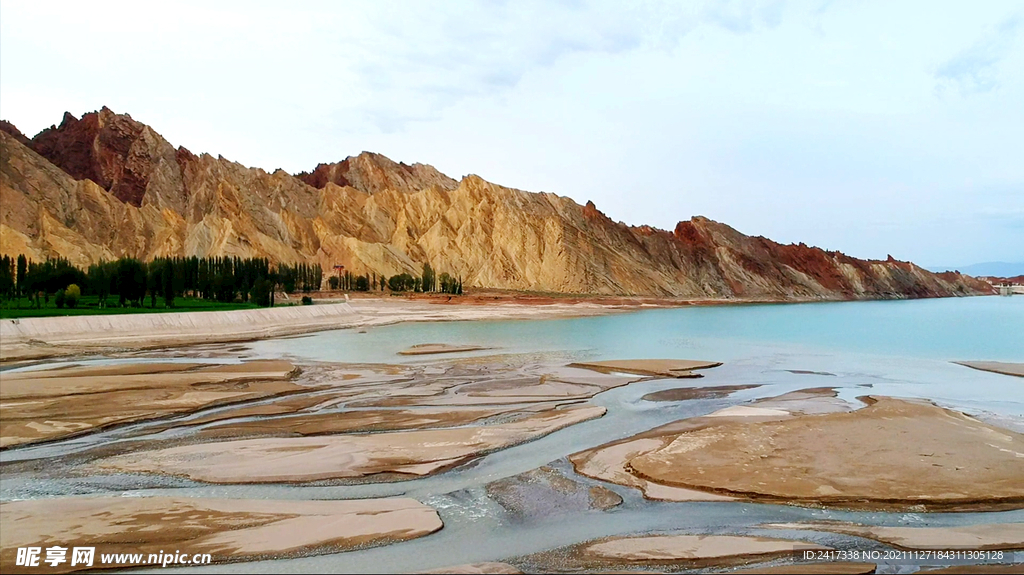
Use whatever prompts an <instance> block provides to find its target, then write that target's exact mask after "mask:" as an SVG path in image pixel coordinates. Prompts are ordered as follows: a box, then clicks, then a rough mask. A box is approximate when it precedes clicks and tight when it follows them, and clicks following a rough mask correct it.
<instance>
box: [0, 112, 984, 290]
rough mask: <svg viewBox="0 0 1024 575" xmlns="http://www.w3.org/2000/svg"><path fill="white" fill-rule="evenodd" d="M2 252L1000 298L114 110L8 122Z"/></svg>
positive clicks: (640, 286) (764, 243) (655, 285)
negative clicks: (300, 167) (280, 149)
mask: <svg viewBox="0 0 1024 575" xmlns="http://www.w3.org/2000/svg"><path fill="white" fill-rule="evenodd" d="M0 146H2V147H0V151H2V157H0V194H2V201H0V243H2V251H4V252H5V253H17V252H24V253H26V254H29V255H31V256H32V257H34V258H37V259H38V258H42V257H45V256H46V255H56V254H61V255H64V256H66V257H68V258H69V259H71V260H72V261H73V262H74V263H76V264H79V265H86V264H88V263H91V262H94V261H97V260H99V259H101V258H108V259H109V258H114V257H118V256H122V255H128V256H133V257H138V258H142V259H150V258H153V257H156V256H167V255H189V256H191V255H197V256H215V255H228V256H241V257H252V256H265V257H269V258H271V259H272V260H274V261H279V262H292V261H300V260H305V261H310V260H317V261H319V262H320V263H321V264H322V265H323V266H324V267H325V269H330V268H331V266H332V265H334V264H342V265H345V266H346V269H348V270H350V271H352V272H353V273H357V274H359V273H365V272H374V273H377V274H378V275H380V274H384V275H393V274H396V273H401V272H409V273H412V274H414V275H418V273H419V272H420V270H421V269H422V265H423V263H424V262H429V263H430V264H431V266H432V267H434V268H435V269H436V270H438V272H442V271H443V272H448V273H451V274H453V275H457V276H461V277H462V278H463V279H464V283H465V285H467V286H476V287H492V288H506V289H520V290H538V291H555V292H566V293H602V294H643V295H659V296H680V297H733V296H738V297H756V298H765V297H767V298H801V299H803V298H829V299H836V298H858V297H870V298H875V297H929V296H948V295H967V294H975V293H989V292H990V289H991V288H990V287H989V286H988V285H987V284H984V283H983V282H978V281H976V280H974V279H973V278H969V277H967V276H961V275H959V274H955V273H947V274H933V273H930V272H928V271H926V270H923V269H921V268H919V267H917V266H915V265H913V264H910V263H906V262H898V261H895V260H892V259H891V258H890V259H889V260H888V261H865V260H858V259H855V258H851V257H848V256H845V255H843V254H841V253H838V252H826V251H823V250H820V249H818V248H812V247H807V246H805V245H803V244H800V245H788V246H787V245H780V244H777V243H775V242H772V241H771V240H768V239H765V238H761V237H749V236H745V235H743V234H741V233H739V232H737V231H736V230H734V229H732V228H730V227H729V226H727V225H725V224H721V223H718V222H714V221H712V220H709V219H706V218H702V217H695V218H692V219H690V220H688V221H683V222H680V223H679V224H678V225H677V226H676V228H675V229H674V230H673V231H671V232H669V231H665V230H658V229H655V228H651V227H647V226H640V227H631V226H626V225H624V224H622V223H616V222H613V221H612V220H610V219H609V218H608V217H606V216H605V215H604V214H602V213H601V212H600V211H599V210H598V209H597V208H596V207H595V206H594V205H593V204H592V203H588V204H587V205H585V206H580V205H579V204H577V203H575V202H574V201H572V200H571V199H569V198H565V197H561V196H557V195H554V194H548V193H539V194H538V193H530V192H524V191H521V190H515V189H511V188H505V187H502V186H498V185H495V184H492V183H489V182H486V181H484V180H483V179H481V178H479V177H477V176H467V177H465V178H463V179H462V180H461V181H455V180H453V179H451V178H449V177H447V176H445V175H444V174H441V173H440V172H438V171H437V170H435V169H434V168H432V167H430V166H426V165H423V164H414V165H412V166H408V165H405V164H399V163H395V162H393V161H391V160H389V159H388V158H385V157H384V156H381V155H378V154H372V153H368V152H364V153H362V154H360V155H359V156H356V157H352V158H348V159H346V160H344V161H342V162H338V163H336V164H321V165H320V166H317V168H316V169H315V170H313V171H312V172H310V173H302V174H299V175H297V176H292V175H290V174H288V173H286V172H284V171H283V170H278V171H276V172H274V173H267V172H265V171H263V170H261V169H258V168H247V167H245V166H242V165H240V164H237V163H234V162H231V161H229V160H226V159H224V158H222V157H216V158H215V157H213V156H210V155H208V154H202V155H195V154H193V153H191V152H189V151H188V150H186V149H184V148H177V149H175V148H174V147H173V146H171V144H170V143H168V142H167V141H166V140H164V139H163V138H162V137H161V136H160V135H159V134H158V133H156V132H155V131H154V130H152V128H150V127H148V126H146V125H144V124H141V123H139V122H136V121H135V120H133V119H132V118H131V117H130V116H127V115H118V114H115V113H114V112H112V111H110V110H108V109H107V108H103V109H102V110H100V111H98V112H92V113H89V114H86V115H85V116H83V117H82V118H81V119H76V118H75V117H74V116H71V115H70V114H65V117H64V120H63V121H62V122H61V125H60V126H53V127H51V128H49V129H47V130H44V131H43V132H41V133H40V134H38V135H37V136H35V137H34V138H32V139H31V140H29V139H27V138H25V137H24V136H23V135H21V134H20V132H18V131H17V129H16V128H14V127H13V126H11V125H10V124H8V123H6V122H4V123H2V124H0Z"/></svg>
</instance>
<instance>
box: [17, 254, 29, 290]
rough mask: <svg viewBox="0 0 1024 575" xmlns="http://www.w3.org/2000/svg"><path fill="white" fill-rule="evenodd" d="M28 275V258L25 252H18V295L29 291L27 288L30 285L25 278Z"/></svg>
mask: <svg viewBox="0 0 1024 575" xmlns="http://www.w3.org/2000/svg"><path fill="white" fill-rule="evenodd" d="M27 275H28V260H27V259H26V258H25V254H18V296H19V297H21V296H24V295H25V294H26V293H28V290H27V289H26V288H27V287H28V286H27V285H26V284H25V278H26V276H27Z"/></svg>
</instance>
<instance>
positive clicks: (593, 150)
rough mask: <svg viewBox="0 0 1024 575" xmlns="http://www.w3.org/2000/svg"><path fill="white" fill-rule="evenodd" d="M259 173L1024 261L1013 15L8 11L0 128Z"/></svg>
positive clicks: (461, 7) (294, 6)
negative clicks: (178, 149) (110, 136)
mask: <svg viewBox="0 0 1024 575" xmlns="http://www.w3.org/2000/svg"><path fill="white" fill-rule="evenodd" d="M102 106H108V107H109V108H111V109H112V110H114V111H115V112H118V113H128V114H130V115H131V116H132V117H133V118H135V119H136V120H139V121H141V122H144V123H146V124H148V125H150V126H152V127H153V128H154V129H155V130H156V131H157V132H159V133H161V134H162V135H163V136H164V137H165V138H167V140H168V141H170V142H171V143H172V144H174V145H176V146H178V145H181V146H185V147H186V148H188V149H189V150H191V151H193V152H196V153H202V152H208V153H212V154H214V155H217V154H219V155H223V156H224V157H226V158H228V159H230V160H233V161H237V162H240V163H242V164H245V165H248V166H255V167H260V168H263V169H266V170H268V171H272V170H274V169H277V168H284V169H285V170H287V171H289V172H291V173H297V172H299V171H303V170H306V171H308V170H311V169H312V168H314V167H315V166H316V165H317V164H318V163H321V162H336V161H339V160H342V159H344V158H345V157H347V156H350V155H355V154H358V153H359V152H361V151H363V150H369V151H374V152H378V153H382V154H384V155H386V156H388V157H390V158H391V159H393V160H396V161H402V162H406V163H414V162H421V163H426V164H431V165H433V166H435V167H437V168H438V169H439V170H441V171H442V172H444V173H446V174H448V175H450V176H452V177H455V178H461V177H462V176H464V175H467V174H477V175H480V176H481V177H483V178H485V179H487V180H489V181H492V182H495V183H498V184H502V185H505V186H509V187H515V188H519V189H524V190H529V191H535V192H536V191H546V192H554V193H557V194H559V195H563V196H568V197H571V198H573V199H574V200H576V201H577V202H579V203H584V202H586V201H588V200H592V201H594V202H595V203H596V204H597V206H598V208H599V209H601V210H602V211H604V212H605V213H606V214H607V215H608V216H609V217H611V218H612V219H614V220H617V221H624V222H625V223H627V224H631V225H639V224H650V225H654V226H657V227H661V228H665V229H672V228H674V226H675V224H676V222H678V221H680V220H686V219H689V218H690V217H691V216H694V215H703V216H706V217H709V218H712V219H714V220H718V221H721V222H724V223H727V224H729V225H731V226H733V227H734V228H736V229H738V230H739V231H741V232H743V233H746V234H750V235H763V236H766V237H769V238H772V239H774V240H776V241H779V242H782V243H791V242H792V243H796V242H804V243H807V244H809V245H816V246H820V247H822V248H826V249H830V250H840V251H843V252H845V253H848V254H850V255H853V256H856V257H863V258H880V259H884V258H885V257H886V256H887V255H889V254H891V255H893V256H894V257H896V258H898V259H909V260H912V261H915V262H917V263H919V264H921V265H924V266H926V267H934V266H951V267H955V266H961V265H967V264H971V263H976V262H987V261H1011V262H1021V261H1024V4H1022V3H1021V2H1017V1H998V0H987V1H986V2H975V3H968V2H953V1H935V0H932V1H920V2H914V1H901V2H891V1H858V2H854V1H843V0H808V1H805V2H792V1H782V0H767V1H760V0H739V1H723V2H700V1H694V2H679V1H678V0H675V1H668V2H655V1H644V0H640V1H637V2H631V3H622V2H618V1H610V2H599V1H594V2H582V1H575V0H562V1H551V0H544V1H531V0H517V1H515V2H512V1H501V0H494V1H489V2H464V1H456V0H449V1H443V2H431V1H424V0H419V1H415V2H398V1H390V2H313V1H308V2H301V3H284V2H266V3H259V2H195V3H189V2H178V3H170V2H160V3H156V2H152V3H151V2H126V3H112V2H68V3H61V2H29V1H16V0H4V1H3V2H2V3H0V117H2V118H3V119H6V120H8V121H10V122H12V123H14V124H15V125H16V126H18V128H19V129H21V130H22V131H23V132H25V133H26V134H27V135H28V136H30V137H31V136H32V135H34V134H35V133H37V132H39V131H40V130H42V129H44V128H46V127H48V126H50V125H51V124H55V123H60V119H61V117H62V115H63V113H64V111H70V112H71V113H72V114H74V115H75V116H77V117H80V116H81V115H82V114H84V113H86V112H89V111H93V110H97V109H99V108H100V107H102Z"/></svg>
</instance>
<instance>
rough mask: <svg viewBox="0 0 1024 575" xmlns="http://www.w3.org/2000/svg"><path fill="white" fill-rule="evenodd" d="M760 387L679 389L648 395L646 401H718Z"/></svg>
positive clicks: (732, 386)
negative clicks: (732, 394)
mask: <svg viewBox="0 0 1024 575" xmlns="http://www.w3.org/2000/svg"><path fill="white" fill-rule="evenodd" d="M755 387H760V386H759V385H719V386H717V387H677V388H675V389H665V390H662V391H655V392H653V393H648V394H647V395H645V396H643V397H642V398H641V399H643V400H644V401H687V400H690V399H717V398H720V397H727V396H729V395H730V394H731V393H733V392H736V391H742V390H744V389H753V388H755Z"/></svg>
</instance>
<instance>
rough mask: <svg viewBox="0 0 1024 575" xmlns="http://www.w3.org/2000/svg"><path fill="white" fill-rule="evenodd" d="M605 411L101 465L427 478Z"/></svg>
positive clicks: (235, 446)
mask: <svg viewBox="0 0 1024 575" xmlns="http://www.w3.org/2000/svg"><path fill="white" fill-rule="evenodd" d="M604 412H605V409H604V408H603V407H596V406H591V407H569V408H566V409H558V410H550V411H545V412H542V413H539V414H536V415H533V416H529V417H526V418H524V419H521V420H519V421H515V422H512V423H507V424H499V425H489V426H471V427H459V428H454V429H429V430H423V431H396V432H391V433H375V434H368V435H352V434H350V435H328V436H317V437H301V438H267V439H246V440H237V441H227V442H215V443H206V444H198V445H185V446H182V447H173V448H168V449H162V450H157V451H148V452H146V451H143V452H137V453H131V454H125V455H118V456H114V457H109V458H105V459H100V460H99V461H97V462H96V463H94V464H93V465H94V467H95V469H97V470H102V471H107V472H109V471H116V472H124V473H159V474H165V475H184V476H186V477H189V478H190V479H193V480H197V481H206V482H209V483H266V482H275V483H276V482H308V481H318V480H325V479H347V478H357V477H364V476H368V475H374V474H380V473H399V474H405V475H408V476H410V477H411V476H423V475H429V474H432V473H437V472H439V471H442V470H445V469H448V468H451V467H454V466H456V465H459V464H462V463H466V462H467V461H470V460H472V459H475V458H477V457H479V456H481V455H483V454H486V453H489V452H492V451H496V450H499V449H505V448H507V447H511V446H513V445H517V444H520V443H525V442H527V441H531V440H533V439H537V438H539V437H543V436H545V435H547V434H549V433H552V432H554V431H557V430H559V429H562V428H564V427H567V426H570V425H573V424H575V423H579V422H581V421H586V420H588V419H593V418H595V417H600V416H602V415H604Z"/></svg>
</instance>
